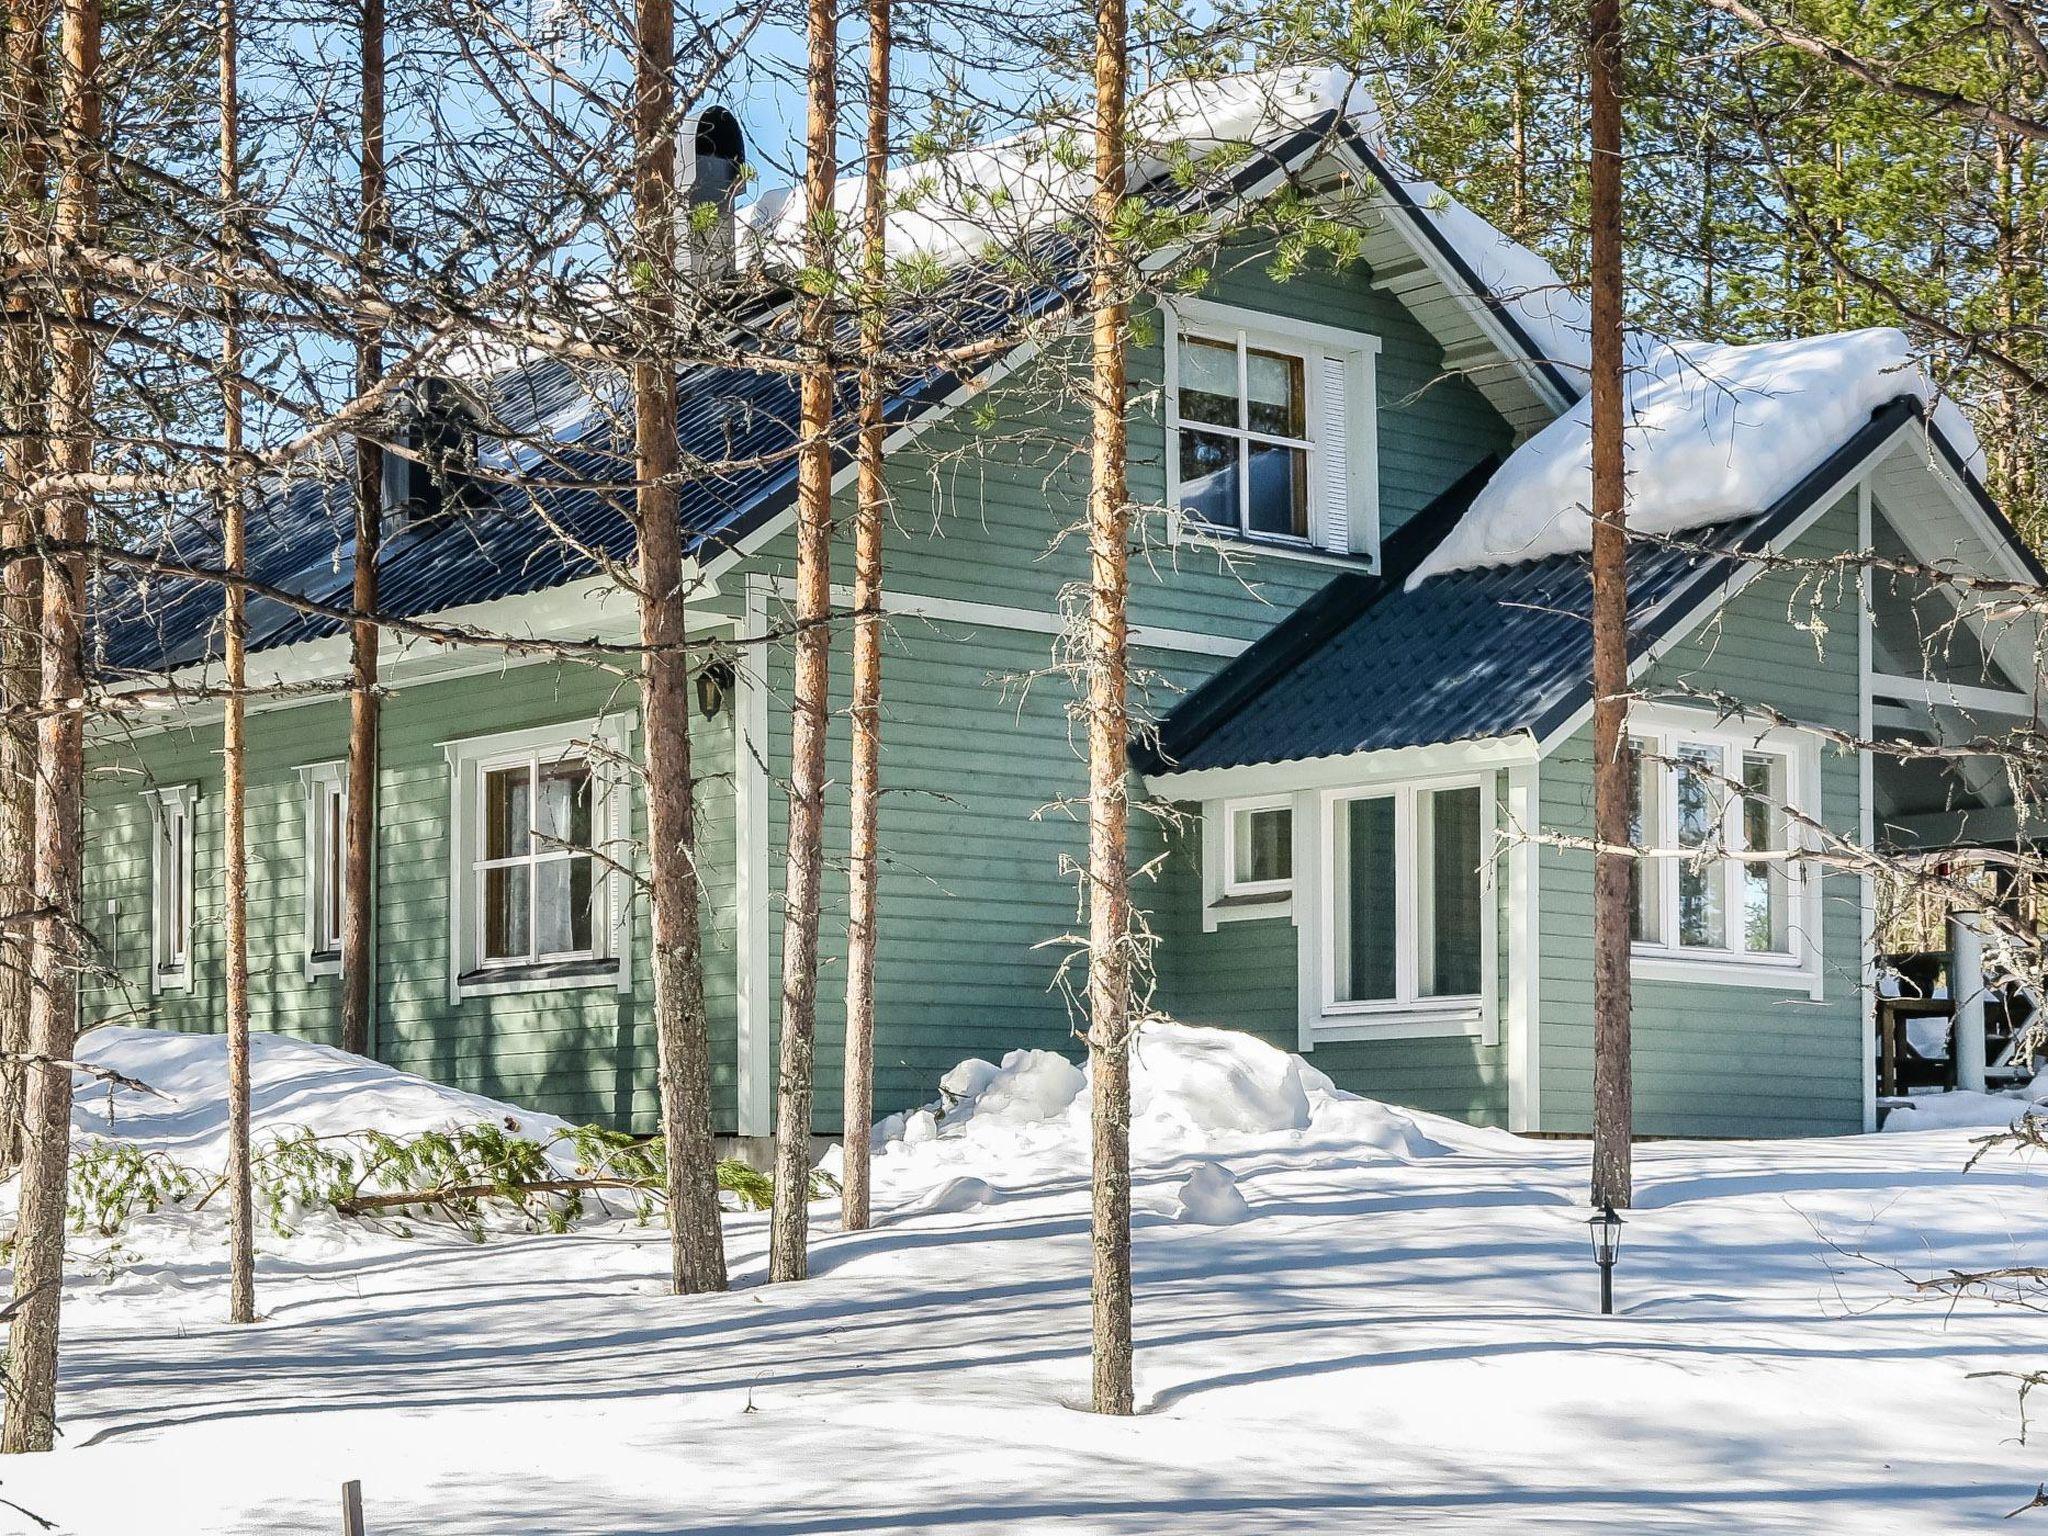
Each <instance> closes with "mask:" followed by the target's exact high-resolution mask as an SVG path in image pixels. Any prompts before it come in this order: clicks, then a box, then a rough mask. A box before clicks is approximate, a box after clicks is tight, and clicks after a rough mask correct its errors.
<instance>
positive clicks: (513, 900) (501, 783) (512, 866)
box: [477, 757, 604, 966]
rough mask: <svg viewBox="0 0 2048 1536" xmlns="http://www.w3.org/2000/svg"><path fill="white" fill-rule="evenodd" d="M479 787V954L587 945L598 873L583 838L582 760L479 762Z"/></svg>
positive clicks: (586, 817)
mask: <svg viewBox="0 0 2048 1536" xmlns="http://www.w3.org/2000/svg"><path fill="white" fill-rule="evenodd" d="M482 791H483V792H482V795H481V797H480V799H481V810H482V821H483V825H482V828H481V832H482V836H481V838H480V840H479V846H480V848H481V850H482V854H483V857H482V858H481V859H479V860H478V861H477V876H478V880H479V883H480V893H479V897H480V899H479V903H478V905H479V908H480V911H481V916H482V953H481V959H482V961H483V963H484V964H485V965H487V966H489V965H501V966H502V965H515V964H522V963H533V962H538V961H546V960H566V959H579V958H589V957H591V956H594V955H596V954H597V953H598V952H599V942H600V938H601V935H602V933H603V928H604V924H603V918H602V914H601V913H600V912H599V910H598V908H599V905H600V898H601V895H602V892H603V889H604V882H603V881H602V880H600V879H599V878H598V870H597V858H596V854H595V843H594V841H593V828H594V825H595V822H594V815H593V812H594V805H595V798H596V789H595V781H594V779H593V776H592V773H591V767H590V764H589V762H588V761H587V760H585V759H583V758H581V757H567V758H557V759H553V760H549V759H545V758H540V757H526V758H523V759H521V760H519V761H517V762H508V763H497V764H486V765H484V767H483V769H482Z"/></svg>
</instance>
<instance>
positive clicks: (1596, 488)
mask: <svg viewBox="0 0 2048 1536" xmlns="http://www.w3.org/2000/svg"><path fill="white" fill-rule="evenodd" d="M1588 25H1589V29H1590V38H1589V47H1588V50H1587V63H1588V74H1587V78H1588V83H1589V93H1590V96H1591V100H1592V118H1593V123H1592V128H1593V166H1592V222H1593V231H1592V234H1593V242H1592V244H1593V251H1592V266H1593V335H1592V343H1593V359H1592V361H1593V401H1592V406H1593V827H1594V836H1595V838H1596V840H1597V842H1598V843H1599V844H1600V848H1599V850H1598V851H1596V852H1595V854H1594V856H1593V1204H1594V1205H1596V1206H1598V1205H1610V1204H1611V1205H1613V1206H1615V1207H1617V1208H1619V1207H1623V1206H1626V1205H1627V1204H1628V1203H1629V1193H1630V1184H1631V1174H1630V1149H1629V1138H1630V1136H1631V1134H1632V1130H1633V1121H1634V1105H1633V1088H1632V1086H1631V1082H1630V1079H1631V1065H1630V1052H1631V1046H1630V1043H1629V942H1630V936H1629V926H1630V925H1629V908H1630V893H1629V871H1630V869H1631V867H1632V865H1633V863H1634V861H1633V860H1632V859H1631V858H1630V857H1629V855H1628V854H1627V853H1626V852H1622V851H1620V850H1623V849H1625V848H1626V847H1627V846H1628V844H1629V842H1630V836H1631V834H1630V830H1629V819H1630V818H1629V790H1630V783H1629V781H1630V778H1631V776H1632V773H1633V763H1634V756H1633V754H1632V753H1631V752H1630V751H1629V750H1628V737H1627V732H1628V565H1627V525H1626V523H1625V521H1624V515H1623V514H1624V492H1625V484H1624V480H1623V473H1624V465H1623V461H1622V437H1621V432H1622V412H1623V409H1624V406H1623V398H1622V309H1621V294H1622V289H1621V283H1622V275H1621V101H1620V96H1619V94H1618V93H1619V73H1620V68H1621V5H1620V0H1593V5H1592V8H1591V10H1590V12H1589V13H1588Z"/></svg>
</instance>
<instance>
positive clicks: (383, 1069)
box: [71, 1025, 573, 1173]
mask: <svg viewBox="0 0 2048 1536" xmlns="http://www.w3.org/2000/svg"><path fill="white" fill-rule="evenodd" d="M78 1059H79V1060H80V1061H81V1062H85V1063H87V1064H89V1065H92V1066H97V1067H105V1068H107V1069H109V1070H110V1071H114V1072H119V1073H121V1074H122V1075H123V1076H124V1077H130V1078H133V1079H135V1080H136V1081H137V1082H140V1083H145V1084H147V1085H148V1086H149V1088H150V1089H152V1090H154V1092H151V1093H142V1092H138V1091H137V1090H135V1089H132V1088H123V1087H121V1086H119V1085H118V1084H113V1083H109V1082H106V1081H103V1080H101V1079H98V1078H94V1077H92V1076H90V1075H88V1074H84V1073H81V1074H78V1075H77V1076H76V1078H75V1079H74V1083H73V1088H74V1101H73V1106H72V1111H71V1125H72V1130H73V1133H74V1136H77V1137H85V1138H89V1139H97V1138H111V1139H119V1140H121V1141H126V1142H132V1143H135V1144H137V1145H139V1146H142V1147H144V1148H146V1149H148V1150H152V1151H158V1152H162V1153H164V1154H166V1155H167V1156H169V1157H170V1158H172V1159H173V1160H174V1161H176V1162H178V1163H181V1164H183V1165H184V1166H186V1167H188V1168H193V1169H196V1170H199V1171H202V1172H206V1173H218V1172H220V1171H221V1170H223V1169H224V1168H226V1166H227V1136H228V1100H227V1082H228V1041H227V1036H226V1035H213V1034H206V1035H201V1034H183V1033H179V1032H177V1031H175V1030H164V1029H131V1028H127V1027H124V1026H114V1025H109V1026H106V1027H103V1028H100V1029H95V1030H92V1031H91V1032H90V1033H88V1034H86V1035H85V1036H84V1037H83V1038H81V1039H80V1040H79V1042H78ZM249 1105H250V1118H251V1120H252V1122H253V1124H254V1126H255V1137H256V1139H257V1140H258V1141H259V1142H262V1141H267V1140H269V1139H271V1138H273V1137H276V1136H282V1135H289V1134H294V1133H298V1132H310V1133H311V1134H313V1135H315V1136H320V1137H340V1136H349V1135H355V1134H359V1133H361V1132H363V1131H367V1130H378V1131H382V1132H384V1133H385V1134H387V1135H390V1136H397V1137H408V1136H418V1135H420V1134H422V1133H424V1132H427V1131H453V1130H460V1129H462V1128H464V1127H467V1126H474V1125H485V1124H495V1125H497V1126H498V1127H499V1128H501V1129H503V1130H504V1131H506V1132H507V1133H509V1134H515V1135H519V1136H523V1137H525V1138H527V1139H528V1140H531V1141H546V1140H547V1139H548V1137H550V1136H551V1135H553V1134H554V1133H555V1132H557V1131H560V1130H563V1129H565V1128H566V1122H564V1121H562V1120H558V1119H556V1118H555V1117H554V1116H553V1115H541V1114H535V1113H533V1112H532V1111H531V1110H527V1109H522V1108H520V1107H519V1106H517V1105H514V1104H506V1103H502V1102H500V1101H499V1100H497V1099H487V1098H484V1097H482V1096H481V1095H479V1094H474V1093H464V1092H463V1091H462V1090H461V1089H459V1088H449V1087H445V1086H443V1085H442V1084H440V1083H434V1082H429V1081H428V1080H427V1079H425V1078H423V1077H415V1076H413V1075H412V1074H411V1073H410V1072H401V1071H399V1070H398V1069H397V1068H395V1067H387V1066H385V1065H383V1064H382V1063H381V1062H375V1061H370V1060H368V1059H366V1058H365V1057H361V1056H351V1055H350V1054H349V1053H348V1052H346V1051H337V1050H334V1049H332V1048H331V1047H328V1046H324V1045H315V1044H313V1043H312V1042H310V1041H306V1040H294V1039H291V1038H289V1037H288V1036H285V1035H272V1034H264V1033H260V1032H252V1033H251V1034H250V1037H249ZM565 1156H566V1154H565ZM570 1161H573V1159H570Z"/></svg>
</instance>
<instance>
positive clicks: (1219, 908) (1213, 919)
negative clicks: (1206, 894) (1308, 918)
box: [1202, 891, 1294, 933]
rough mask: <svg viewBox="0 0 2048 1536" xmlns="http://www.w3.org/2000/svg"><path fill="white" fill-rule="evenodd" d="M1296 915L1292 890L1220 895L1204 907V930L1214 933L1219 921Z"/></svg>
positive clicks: (1228, 921)
mask: <svg viewBox="0 0 2048 1536" xmlns="http://www.w3.org/2000/svg"><path fill="white" fill-rule="evenodd" d="M1292 916H1294V893H1293V892H1292V891H1263V892H1259V893H1258V894H1255V895H1244V896H1218V897H1217V898H1216V899H1215V900H1214V901H1212V902H1210V903H1209V904H1208V905H1207V906H1205V907H1204V908H1202V931H1203V932H1204V933H1214V932H1215V931H1216V925H1217V924H1218V923H1243V922H1250V921H1252V920H1254V919H1258V918H1275V917H1292Z"/></svg>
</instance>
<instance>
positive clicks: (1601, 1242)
mask: <svg viewBox="0 0 2048 1536" xmlns="http://www.w3.org/2000/svg"><path fill="white" fill-rule="evenodd" d="M1586 1230H1587V1231H1589V1232H1591V1233H1592V1234H1593V1262H1594V1263H1596V1264H1598V1265H1599V1266H1600V1313H1601V1315H1602V1316H1603V1317H1604V1316H1606V1315H1607V1314H1609V1313H1611V1312H1612V1311H1613V1310H1614V1261H1615V1259H1616V1257H1618V1256H1619V1255H1620V1253H1621V1216H1620V1214H1619V1213H1618V1212H1616V1210H1615V1209H1614V1207H1613V1206H1611V1205H1603V1206H1601V1207H1600V1209H1599V1210H1597V1211H1595V1212H1594V1213H1593V1214H1592V1215H1591V1216H1589V1217H1587V1218H1586Z"/></svg>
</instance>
